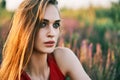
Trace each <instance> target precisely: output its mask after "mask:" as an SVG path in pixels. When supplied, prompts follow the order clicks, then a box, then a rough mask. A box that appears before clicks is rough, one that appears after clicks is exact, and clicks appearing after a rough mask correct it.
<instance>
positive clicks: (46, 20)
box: [42, 19, 61, 22]
mask: <svg viewBox="0 0 120 80" xmlns="http://www.w3.org/2000/svg"><path fill="white" fill-rule="evenodd" d="M42 21H45V22H50V21H49V20H48V19H43V20H42ZM60 21H61V20H55V21H54V22H60Z"/></svg>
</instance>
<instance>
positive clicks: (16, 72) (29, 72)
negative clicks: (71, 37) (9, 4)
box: [0, 0, 90, 80]
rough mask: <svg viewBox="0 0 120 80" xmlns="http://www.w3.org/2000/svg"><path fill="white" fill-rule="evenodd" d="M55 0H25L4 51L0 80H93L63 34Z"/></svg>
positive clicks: (16, 16)
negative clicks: (60, 39)
mask: <svg viewBox="0 0 120 80" xmlns="http://www.w3.org/2000/svg"><path fill="white" fill-rule="evenodd" d="M60 21H61V19H60V14H59V10H58V8H57V1H56V0H25V1H23V3H22V4H21V5H20V6H19V8H18V9H17V11H16V13H15V15H14V18H13V23H12V27H11V30H10V32H9V35H8V38H7V40H6V43H5V45H4V48H3V60H2V64H1V68H0V80H65V78H66V76H69V77H70V79H71V80H90V78H89V76H88V75H87V74H86V72H85V71H84V69H83V67H82V65H81V63H80V62H79V60H78V59H77V57H76V56H75V55H74V53H73V52H72V51H71V50H70V49H68V48H61V47H56V43H57V39H58V37H59V34H60Z"/></svg>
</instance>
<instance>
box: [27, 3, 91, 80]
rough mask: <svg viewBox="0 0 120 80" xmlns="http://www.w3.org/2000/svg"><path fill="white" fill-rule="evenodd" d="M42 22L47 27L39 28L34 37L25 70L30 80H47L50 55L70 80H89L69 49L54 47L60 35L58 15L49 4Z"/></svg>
mask: <svg viewBox="0 0 120 80" xmlns="http://www.w3.org/2000/svg"><path fill="white" fill-rule="evenodd" d="M44 20H45V22H47V25H44V24H43V28H40V30H39V32H38V33H37V35H36V38H35V44H34V51H33V54H32V56H31V59H30V62H29V64H28V66H27V68H26V70H25V71H26V72H27V74H28V75H29V77H30V78H31V80H49V73H50V69H49V65H48V63H47V55H48V54H51V53H52V54H54V57H55V60H56V63H57V65H58V67H59V69H60V70H61V72H62V73H63V75H65V76H66V75H68V76H69V77H70V79H71V80H91V79H90V78H89V76H88V75H87V74H86V72H85V71H84V69H83V67H82V65H81V63H80V62H79V60H78V59H77V57H76V56H75V55H74V53H73V52H72V51H71V50H70V49H68V48H61V47H57V48H56V47H55V46H56V43H57V39H58V37H59V34H60V28H59V24H60V15H59V12H58V9H57V8H56V6H55V5H51V4H49V5H48V6H47V8H46V11H45V15H44ZM48 41H53V42H54V43H53V44H52V45H51V44H45V42H48ZM41 46H42V47H41Z"/></svg>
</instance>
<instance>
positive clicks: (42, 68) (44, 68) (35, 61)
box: [26, 53, 49, 80]
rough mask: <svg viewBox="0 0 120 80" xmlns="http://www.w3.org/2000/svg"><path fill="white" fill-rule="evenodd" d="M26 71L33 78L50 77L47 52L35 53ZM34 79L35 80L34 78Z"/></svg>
mask: <svg viewBox="0 0 120 80" xmlns="http://www.w3.org/2000/svg"><path fill="white" fill-rule="evenodd" d="M26 72H27V73H28V75H29V76H30V77H31V79H33V78H34V79H35V80H37V79H41V78H43V80H46V79H45V78H48V77H49V66H48V64H47V54H39V53H33V54H32V56H31V59H30V62H29V64H28V66H27V69H26ZM34 79H33V80H34Z"/></svg>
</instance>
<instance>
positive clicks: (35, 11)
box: [0, 0, 57, 80]
mask: <svg viewBox="0 0 120 80" xmlns="http://www.w3.org/2000/svg"><path fill="white" fill-rule="evenodd" d="M49 3H51V4H56V3H57V2H56V0H24V1H23V2H22V3H21V5H20V6H19V7H18V9H17V10H16V12H15V14H14V17H13V21H12V26H11V29H10V32H9V35H8V37H7V40H6V42H5V45H4V47H3V52H2V64H1V68H0V80H20V76H21V73H22V70H24V69H25V67H26V65H27V63H28V62H29V59H30V57H31V54H32V52H33V46H34V39H35V34H36V33H37V31H38V30H39V27H37V26H39V25H38V21H41V19H42V18H43V16H44V11H45V8H46V6H47V5H48V4H49ZM38 19H39V20H38Z"/></svg>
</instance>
